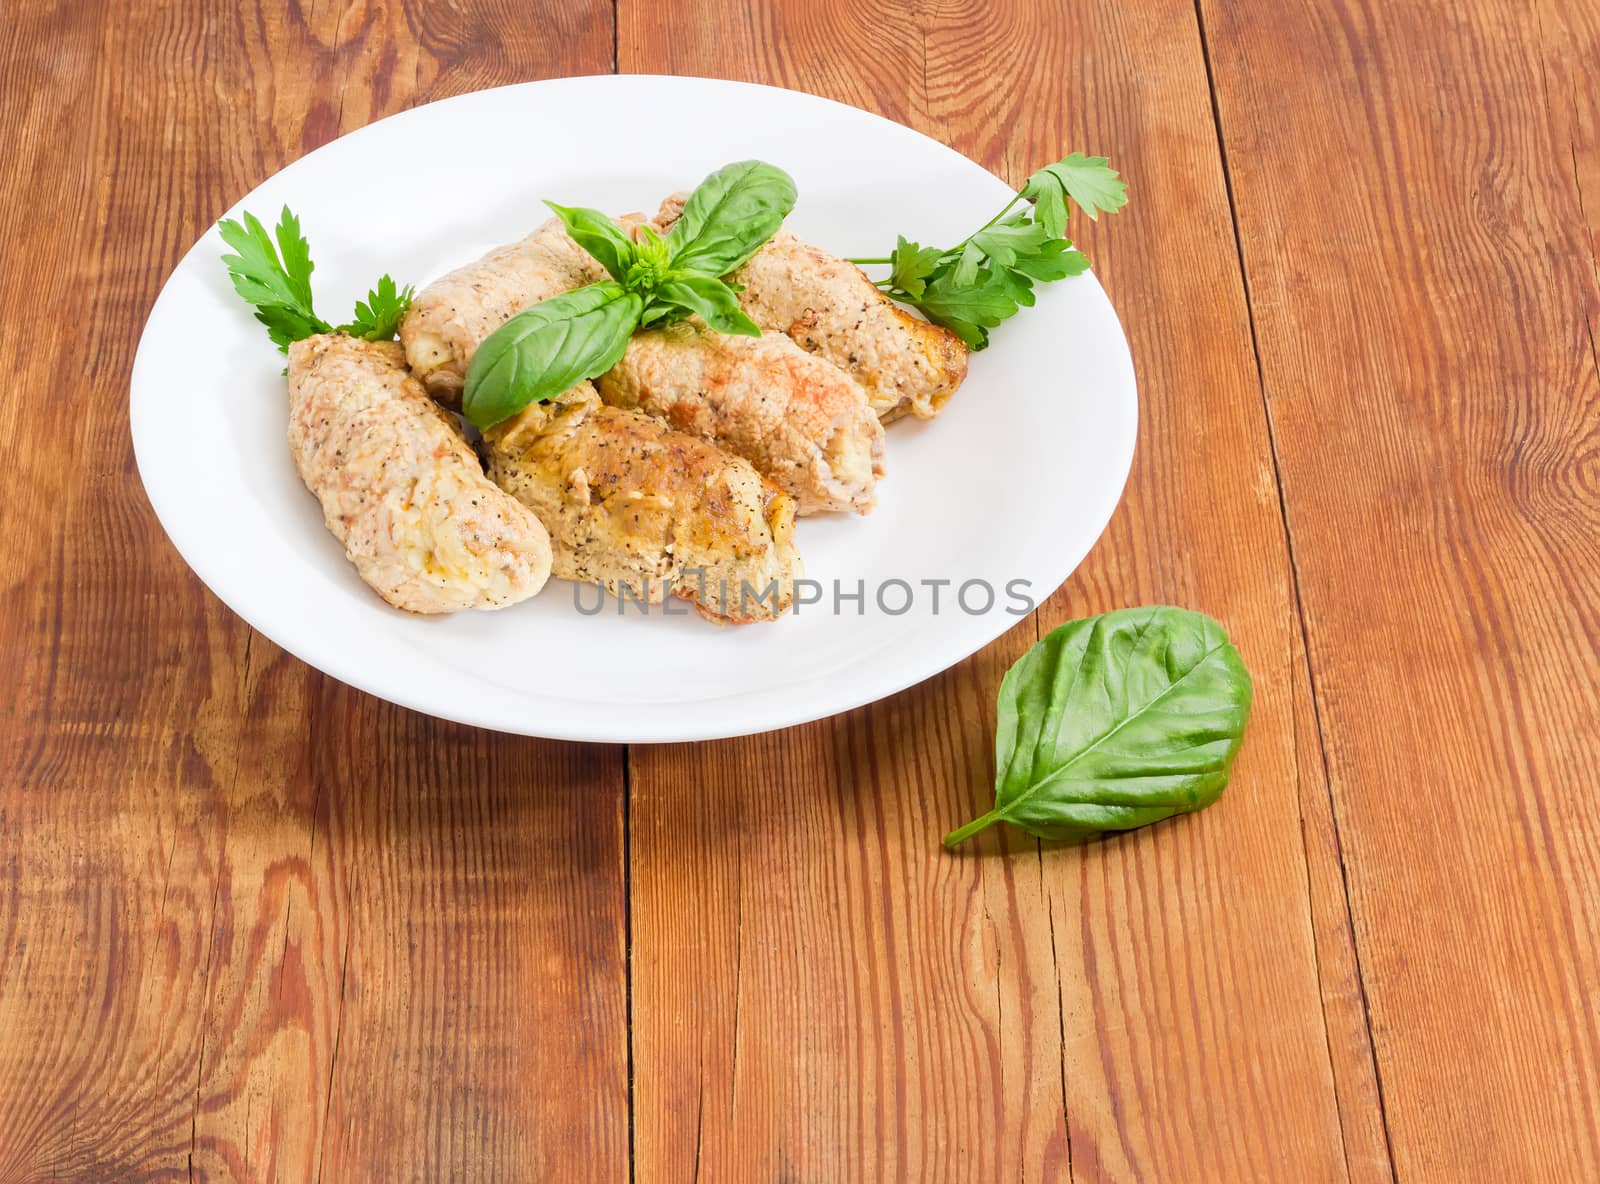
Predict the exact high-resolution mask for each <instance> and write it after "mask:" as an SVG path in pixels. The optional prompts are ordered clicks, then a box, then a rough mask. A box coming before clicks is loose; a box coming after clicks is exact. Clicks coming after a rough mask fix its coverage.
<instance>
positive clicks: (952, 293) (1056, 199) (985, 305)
mask: <svg viewBox="0 0 1600 1184" xmlns="http://www.w3.org/2000/svg"><path fill="white" fill-rule="evenodd" d="M1069 198H1070V199H1071V200H1072V202H1073V204H1075V205H1076V206H1077V207H1078V208H1079V209H1081V210H1082V211H1083V212H1084V213H1086V214H1088V215H1089V217H1091V218H1098V217H1099V216H1100V213H1101V212H1102V211H1105V212H1107V213H1111V212H1114V211H1116V210H1119V209H1121V208H1122V207H1123V206H1124V205H1126V204H1127V202H1128V192H1127V186H1126V185H1125V184H1124V183H1123V181H1122V180H1121V178H1119V177H1118V176H1117V173H1116V170H1115V169H1113V168H1111V167H1110V166H1109V165H1108V164H1107V163H1106V158H1105V157H1103V156H1084V155H1083V154H1082V153H1081V152H1074V153H1073V154H1072V155H1071V156H1068V157H1066V158H1064V159H1062V160H1058V161H1056V163H1055V164H1052V165H1046V166H1045V167H1044V168H1042V169H1040V170H1039V171H1038V172H1036V173H1034V174H1033V176H1031V177H1029V178H1028V183H1027V184H1026V185H1024V186H1023V187H1022V192H1021V193H1019V194H1017V195H1016V196H1015V197H1013V198H1012V199H1011V200H1010V201H1009V202H1007V203H1006V207H1005V209H1003V210H1001V211H1000V212H999V213H998V214H996V215H995V216H994V217H993V218H990V219H989V221H987V222H985V223H984V224H983V226H982V227H980V228H979V229H978V231H977V232H976V233H974V234H972V235H970V236H968V237H967V238H964V239H962V240H961V241H960V242H959V243H957V244H956V245H955V246H953V247H949V248H941V247H924V246H920V245H919V244H917V243H914V242H910V241H908V240H907V239H906V238H905V236H904V235H902V236H900V238H899V239H897V240H896V242H895V249H894V253H893V254H891V255H886V256H882V257H875V258H863V259H852V260H850V262H851V263H855V264H859V265H870V264H888V265H889V267H890V272H889V278H888V279H884V280H878V281H877V286H878V287H879V288H881V289H882V290H883V291H884V292H885V293H887V294H888V295H889V296H891V297H893V298H894V299H896V300H898V301H900V302H901V303H902V304H909V305H911V306H912V307H913V308H916V309H919V310H920V311H921V312H922V314H923V315H924V316H926V317H927V318H928V319H929V320H930V321H932V322H933V323H934V324H936V325H943V326H945V327H946V328H947V329H950V330H952V331H954V332H955V333H957V334H958V335H959V336H960V337H961V339H962V340H963V341H965V342H966V343H967V345H968V346H969V347H971V348H972V349H975V350H977V349H983V348H984V347H985V346H987V345H988V344H989V330H990V329H992V328H994V327H995V326H996V325H998V324H999V323H1000V322H1001V321H1004V320H1006V319H1007V318H1009V317H1012V316H1015V315H1016V313H1017V309H1018V308H1026V307H1031V306H1032V305H1033V303H1034V295H1033V285H1034V284H1035V283H1036V282H1040V283H1048V282H1049V281H1051V280H1059V279H1063V278H1065V277H1067V276H1069V275H1080V274H1082V273H1083V272H1085V271H1087V270H1088V269H1089V260H1088V259H1086V258H1085V257H1084V255H1083V252H1081V251H1079V250H1078V249H1077V248H1075V247H1074V246H1073V245H1072V240H1070V239H1068V238H1067V237H1066V231H1067V200H1068V199H1069ZM1018 202H1032V203H1033V207H1032V209H1031V210H1028V209H1024V210H1016V211H1015V212H1013V210H1014V209H1015V207H1016V205H1017V203H1018Z"/></svg>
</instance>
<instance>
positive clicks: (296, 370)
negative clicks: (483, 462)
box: [289, 333, 551, 613]
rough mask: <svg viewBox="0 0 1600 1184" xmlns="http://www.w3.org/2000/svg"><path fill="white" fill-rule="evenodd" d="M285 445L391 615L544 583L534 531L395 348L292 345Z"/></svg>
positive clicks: (334, 336)
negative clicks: (396, 610) (486, 473)
mask: <svg viewBox="0 0 1600 1184" xmlns="http://www.w3.org/2000/svg"><path fill="white" fill-rule="evenodd" d="M289 448H290V452H291V453H292V454H293V456H294V461H295V467H296V468H297V469H299V471H300V477H301V479H302V480H303V481H304V482H305V483H306V487H307V488H308V489H310V490H311V492H312V493H314V494H316V495H317V497H318V499H319V500H320V501H321V502H322V510H323V518H324V520H325V521H326V522H327V525H328V529H329V530H330V531H332V532H333V534H334V537H336V538H337V539H338V540H339V541H340V542H341V543H343V544H344V547H345V553H346V554H347V555H348V556H349V557H350V560H351V562H352V563H354V564H355V565H356V569H357V570H358V571H359V572H360V573H361V578H362V579H364V580H365V581H366V582H367V583H368V584H370V585H372V587H373V588H375V589H376V590H377V592H378V594H379V595H381V596H382V597H383V598H384V599H385V600H387V601H388V602H389V603H390V604H392V605H394V606H395V607H396V608H403V609H406V610H408V611H410V612H416V613H443V612H453V611H455V610H456V609H461V608H481V609H494V608H504V607H505V606H506V605H509V604H515V603H516V602H517V601H520V600H525V599H527V598H528V597H529V596H532V595H533V594H534V593H535V592H537V591H538V590H539V589H540V588H541V587H543V586H544V582H545V580H546V579H548V578H549V575H550V560H551V555H550V540H549V537H548V535H546V533H545V530H544V527H543V526H541V525H540V523H539V521H538V519H537V518H536V517H535V516H534V515H533V514H532V513H530V512H529V511H528V510H527V509H526V508H525V507H524V506H522V505H521V504H519V503H518V502H517V501H516V500H515V499H513V498H511V497H508V496H507V495H506V494H505V493H504V492H502V491H501V490H500V489H499V488H497V487H496V486H495V485H494V484H493V483H492V482H490V481H489V480H488V478H486V477H485V476H484V474H483V470H482V468H481V467H480V466H479V464H478V459H477V457H476V456H475V455H474V454H473V452H472V449H471V448H469V447H468V446H467V443H466V441H465V440H463V439H462V437H461V432H460V428H459V427H458V426H457V424H456V422H455V420H454V418H453V417H452V416H450V415H449V414H448V413H447V412H444V411H442V410H441V409H440V408H439V407H438V406H437V405H436V404H435V403H434V402H433V400H432V399H430V398H428V396H427V394H426V392H424V391H423V389H422V387H421V385H420V384H419V383H418V382H417V381H416V380H415V379H414V378H412V377H411V376H410V375H409V374H408V373H407V372H406V369H405V360H404V354H403V353H402V351H401V348H400V346H398V345H396V344H395V343H393V342H370V341H360V340H357V339H354V338H350V337H346V336H344V335H343V334H340V333H331V334H322V335H319V336H316V337H308V338H306V339H305V340H304V341H297V342H295V343H294V344H293V345H292V346H290V347H289Z"/></svg>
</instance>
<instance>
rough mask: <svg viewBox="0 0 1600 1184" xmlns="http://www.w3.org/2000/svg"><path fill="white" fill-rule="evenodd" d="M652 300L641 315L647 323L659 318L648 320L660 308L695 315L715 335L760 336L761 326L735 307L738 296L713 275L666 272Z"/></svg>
mask: <svg viewBox="0 0 1600 1184" xmlns="http://www.w3.org/2000/svg"><path fill="white" fill-rule="evenodd" d="M655 299H656V302H657V304H656V305H655V306H654V307H653V308H652V309H651V310H649V311H647V312H646V313H645V320H646V321H647V322H648V323H652V324H653V323H655V322H656V321H657V320H659V319H661V318H659V317H652V316H651V312H653V311H654V308H655V307H663V306H664V307H667V308H679V309H683V310H685V311H687V312H692V313H695V314H697V315H698V316H699V317H700V319H701V320H703V321H704V322H705V323H706V324H708V325H710V326H711V327H712V328H713V329H715V330H716V331H717V332H718V333H737V334H740V335H741V336H744V337H760V336H761V326H760V325H758V324H756V323H755V322H754V321H752V320H751V319H750V318H749V317H748V316H747V315H746V314H745V312H744V310H743V309H742V308H740V307H739V297H738V294H737V293H735V292H734V290H733V289H732V288H730V287H729V286H728V285H727V284H725V283H723V282H722V281H721V280H719V279H716V278H715V277H713V276H709V275H700V274H697V273H695V272H692V271H676V270H674V271H669V272H668V273H667V274H666V276H665V278H664V279H662V281H661V283H660V284H659V285H658V286H657V287H656V295H655Z"/></svg>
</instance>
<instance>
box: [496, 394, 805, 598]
mask: <svg viewBox="0 0 1600 1184" xmlns="http://www.w3.org/2000/svg"><path fill="white" fill-rule="evenodd" d="M485 442H486V443H487V445H488V449H489V473H490V475H491V476H492V477H493V479H494V480H495V481H496V482H497V483H498V484H499V485H500V486H501V488H503V489H505V490H506V491H507V492H508V493H510V494H512V495H513V496H514V497H516V498H517V499H518V500H519V501H521V502H522V503H523V504H524V505H526V506H528V507H529V508H530V509H532V510H533V511H534V513H536V514H537V515H538V516H539V518H540V520H541V521H543V522H544V524H545V526H546V528H547V529H548V530H549V531H550V536H551V540H552V542H553V544H554V548H555V558H554V570H555V573H556V575H558V576H560V577H562V578H563V579H571V580H582V581H588V582H595V583H600V584H603V585H604V586H605V587H606V589H607V590H608V591H610V592H612V593H613V594H615V595H621V594H622V593H623V592H624V590H626V592H627V594H628V595H629V596H631V597H632V598H633V599H636V600H644V601H646V602H648V603H660V602H661V601H662V600H663V599H664V598H665V596H666V595H667V594H668V593H669V592H670V593H671V594H672V595H674V596H678V597H682V598H684V599H687V600H692V601H694V602H695V607H696V608H697V609H698V610H699V611H700V613H701V615H703V616H705V617H707V618H709V619H711V620H714V621H721V622H727V623H731V624H745V623H748V622H753V621H766V620H772V619H774V618H776V617H777V616H779V615H781V614H782V613H783V612H785V611H787V610H788V608H789V606H790V604H791V603H792V601H793V595H794V581H795V580H796V579H798V578H799V576H800V574H801V565H800V557H799V554H798V553H797V552H796V550H795V547H794V502H793V501H792V499H790V498H789V497H788V495H786V494H785V493H783V492H782V491H781V490H779V489H778V488H777V487H776V486H774V485H773V484H772V483H771V482H769V481H766V480H764V479H763V478H762V477H761V476H760V474H758V473H757V472H756V471H755V470H754V469H753V468H751V466H750V465H749V464H748V462H746V461H743V460H740V459H738V458H737V457H730V456H727V455H725V454H724V453H722V452H720V451H719V450H718V449H717V448H715V447H714V446H712V445H710V444H707V443H706V442H704V441H703V440H700V439H697V438H696V437H694V436H690V435H687V434H685V433H683V432H676V431H673V430H672V429H670V428H668V427H667V426H666V425H665V424H663V423H662V422H660V421H659V420H657V419H654V418H652V417H651V416H648V415H645V414H643V413H642V412H638V411H628V410H623V409H621V408H616V407H607V406H605V405H604V404H603V403H601V401H600V398H599V396H598V395H597V394H596V393H595V390H594V387H593V386H592V385H591V384H589V383H587V382H584V383H580V384H579V385H578V386H576V387H574V388H573V389H572V390H570V391H568V392H567V393H566V394H564V395H562V396H560V397H559V398H557V399H553V400H551V401H550V402H548V403H535V404H533V405H532V406H530V407H528V408H527V409H526V410H524V411H522V412H521V413H520V414H518V415H516V416H513V417H512V418H511V419H509V420H507V421H506V422H505V423H503V424H500V425H497V426H496V427H494V428H491V429H490V430H489V432H487V433H486V434H485Z"/></svg>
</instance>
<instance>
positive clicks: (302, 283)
mask: <svg viewBox="0 0 1600 1184" xmlns="http://www.w3.org/2000/svg"><path fill="white" fill-rule="evenodd" d="M242 218H243V221H242V223H241V222H236V221H234V220H233V219H232V218H224V219H223V220H222V221H221V222H219V223H218V224H217V230H218V232H219V233H220V234H221V235H222V241H223V242H225V243H227V244H228V246H230V247H232V248H233V250H234V254H232V255H224V256H223V257H222V262H223V264H224V265H225V266H226V267H227V269H228V278H229V279H231V280H232V281H233V290H234V291H235V292H237V293H239V295H240V296H241V297H242V298H243V299H244V301H245V303H247V304H249V305H251V306H252V307H253V308H254V309H255V310H256V320H258V321H260V322H261V323H262V324H263V325H265V326H266V327H267V336H268V337H270V338H272V343H273V344H274V345H276V346H277V347H278V348H279V349H280V350H282V351H283V352H285V353H287V352H288V350H289V343H290V342H294V341H299V340H300V339H301V338H303V337H310V336H312V335H313V334H316V333H335V332H337V333H348V334H349V335H350V336H351V337H362V338H365V339H366V340H368V341H388V340H389V339H391V338H392V337H393V336H394V335H395V331H396V330H397V329H398V328H399V327H400V318H401V317H403V316H404V315H405V311H406V309H407V308H408V307H410V305H411V297H412V295H413V292H412V288H411V285H410V284H407V285H406V286H405V287H404V288H400V287H397V286H396V284H395V282H394V280H393V279H391V278H390V277H389V276H387V275H385V276H382V277H381V278H379V280H378V285H377V287H375V288H373V289H372V290H371V291H370V292H368V293H367V298H366V299H365V300H363V301H357V302H356V308H355V317H354V319H353V320H351V321H349V322H347V323H346V324H343V325H337V326H335V325H330V324H329V323H328V322H327V321H325V320H323V319H322V318H321V317H319V316H318V315H317V313H316V309H315V308H314V307H313V305H312V301H311V273H312V272H313V271H314V270H315V269H316V265H315V264H314V263H312V262H311V246H310V244H309V243H307V242H306V239H305V236H304V235H303V234H301V233H300V219H299V218H297V217H295V215H294V214H293V213H292V212H291V211H290V209H289V207H288V206H284V207H283V212H282V213H281V214H280V215H279V216H278V225H277V227H276V229H275V231H274V233H273V234H268V233H267V229H266V227H265V226H263V225H262V224H261V220H260V219H259V218H257V217H256V216H255V215H254V214H252V213H250V212H249V211H248V210H247V211H245V212H244V214H243V215H242ZM274 239H276V241H274Z"/></svg>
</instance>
